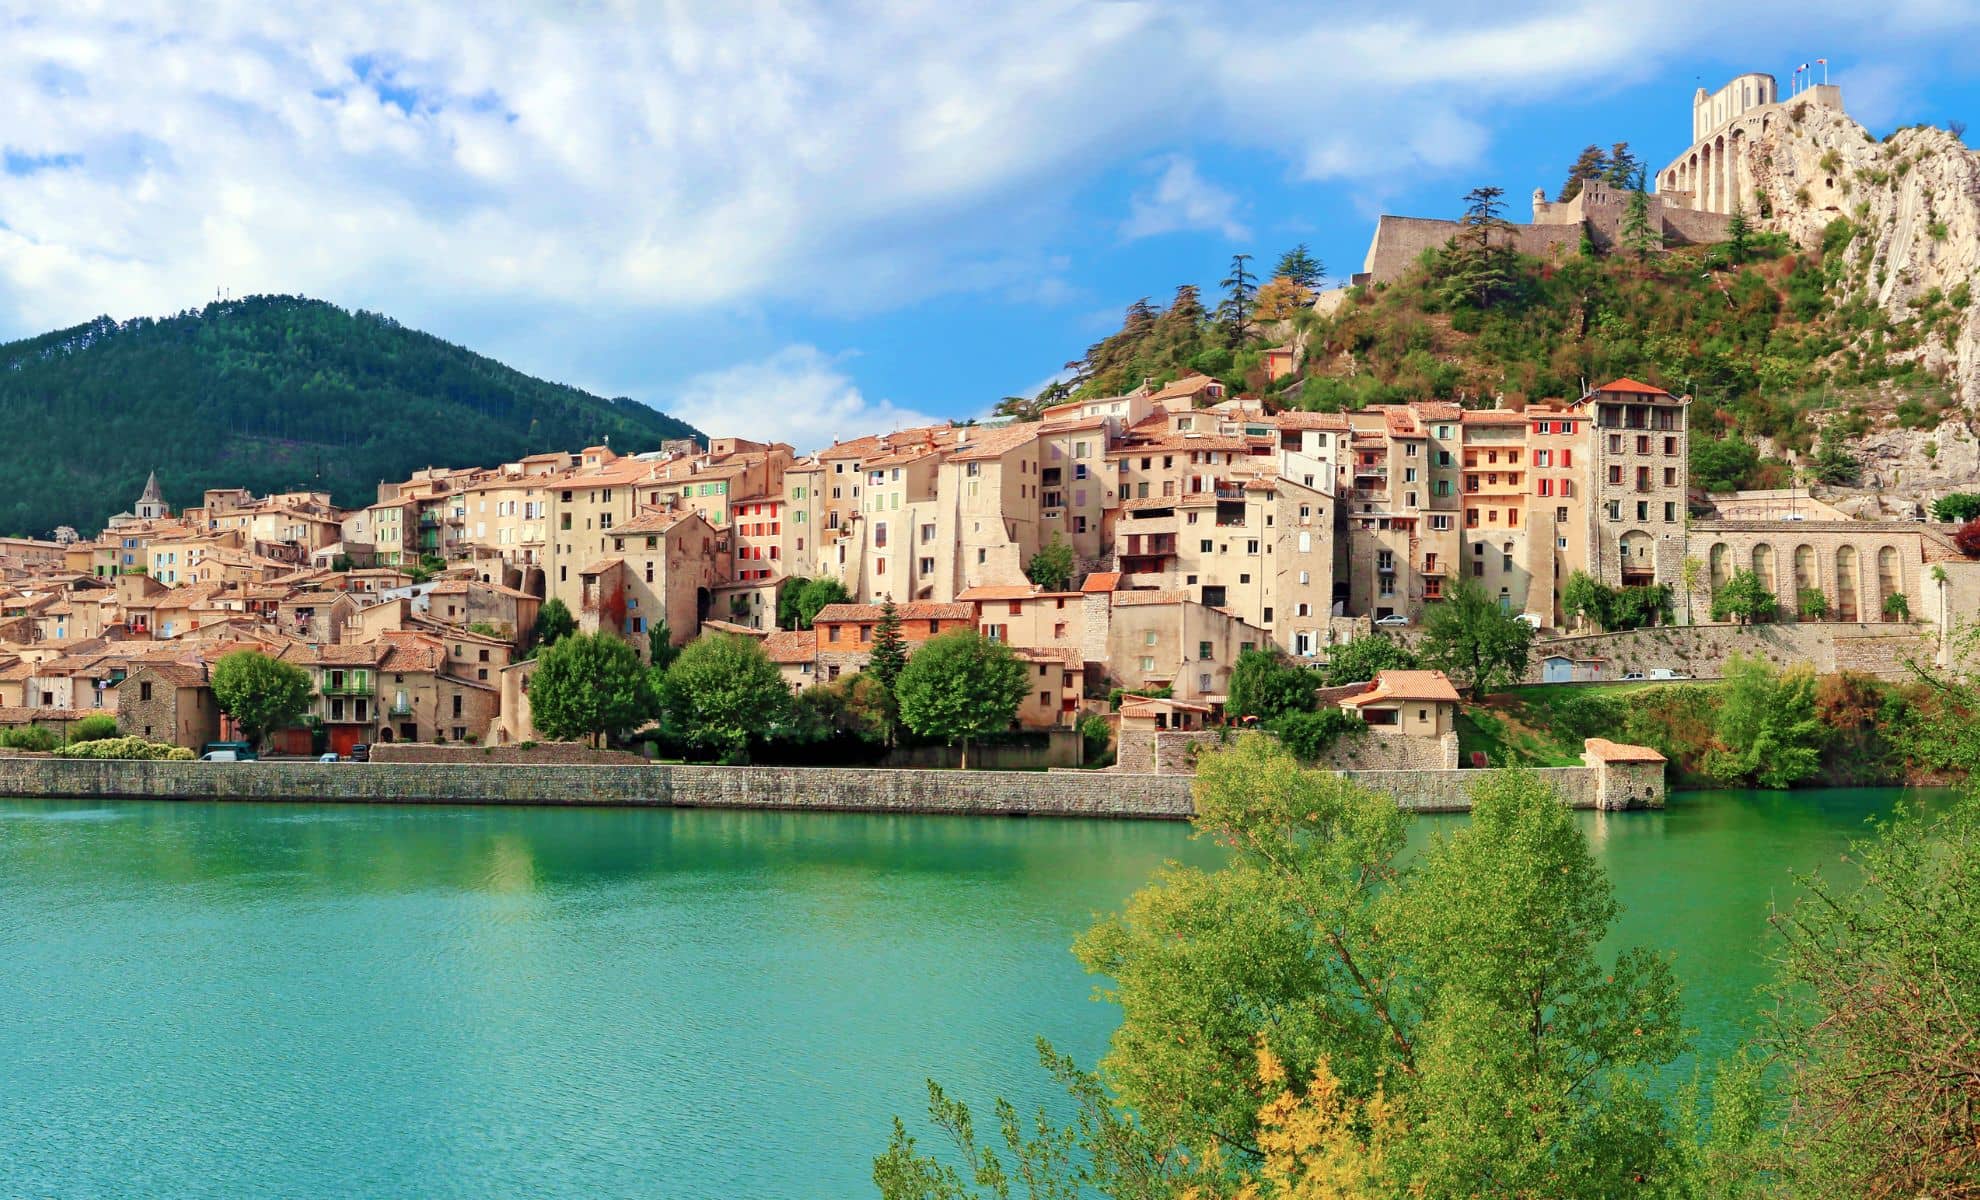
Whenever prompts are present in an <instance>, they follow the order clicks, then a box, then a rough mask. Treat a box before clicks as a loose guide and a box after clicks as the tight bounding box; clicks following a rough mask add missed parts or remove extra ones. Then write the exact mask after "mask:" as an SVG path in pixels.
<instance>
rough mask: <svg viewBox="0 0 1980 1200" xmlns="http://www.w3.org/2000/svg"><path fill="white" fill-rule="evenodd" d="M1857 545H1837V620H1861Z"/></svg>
mask: <svg viewBox="0 0 1980 1200" xmlns="http://www.w3.org/2000/svg"><path fill="white" fill-rule="evenodd" d="M1857 571H1858V568H1857V561H1856V547H1854V546H1847V545H1845V546H1838V547H1836V620H1838V621H1860V620H1862V619H1863V609H1862V606H1861V605H1860V604H1859V603H1858V598H1859V595H1860V587H1859V585H1860V583H1861V580H1859V579H1858V577H1857Z"/></svg>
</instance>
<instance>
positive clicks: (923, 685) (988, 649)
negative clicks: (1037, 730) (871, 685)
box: [894, 629, 1030, 769]
mask: <svg viewBox="0 0 1980 1200" xmlns="http://www.w3.org/2000/svg"><path fill="white" fill-rule="evenodd" d="M1029 689H1030V681H1029V680H1028V679H1027V678H1026V677H1025V671H1024V664H1023V663H1022V662H1020V661H1018V657H1017V655H1015V654H1013V653H1012V652H1011V648H1010V647H1009V646H1006V645H1005V644H1003V643H1002V642H993V641H990V640H989V639H988V638H985V637H983V636H981V635H979V634H978V633H977V632H976V631H975V630H971V629H956V630H951V631H950V632H948V633H944V634H939V635H937V636H935V637H932V638H929V639H928V640H927V641H925V642H923V643H922V644H921V648H920V649H919V650H916V651H915V652H914V657H913V658H910V659H908V664H907V669H906V670H903V671H902V672H901V677H900V680H899V682H897V683H896V684H895V685H894V695H895V698H896V699H898V700H899V701H900V705H901V720H902V721H904V722H906V724H907V727H908V728H909V729H912V730H914V731H915V732H916V733H918V734H920V735H921V736H923V737H938V738H945V739H948V740H951V741H960V742H961V743H962V765H963V767H964V768H965V769H967V768H968V766H969V742H970V739H971V738H976V737H982V736H983V735H984V734H986V733H999V732H1002V731H1003V730H1005V729H1008V728H1010V724H1011V720H1012V718H1013V717H1015V716H1016V715H1017V710H1018V705H1019V704H1020V703H1022V702H1023V700H1024V696H1025V693H1026V692H1027V691H1028V690H1029Z"/></svg>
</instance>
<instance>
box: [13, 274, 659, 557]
mask: <svg viewBox="0 0 1980 1200" xmlns="http://www.w3.org/2000/svg"><path fill="white" fill-rule="evenodd" d="M0 427H4V428H5V429H6V433H7V436H6V437H5V438H4V439H0V532H5V533H9V534H14V533H29V534H43V533H46V532H47V531H48V530H49V529H51V528H52V527H54V526H56V525H62V524H67V525H74V526H76V527H77V528H78V529H82V530H85V531H87V530H93V529H95V528H97V527H98V526H100V525H101V524H102V522H103V520H104V518H105V517H107V516H109V515H110V514H111V513H114V512H117V511H119V510H121V509H123V508H125V507H127V506H128V505H129V504H130V502H131V501H132V500H133V499H134V498H135V497H136V496H137V493H138V491H139V490H140V489H141V488H142V487H143V485H144V479H145V475H146V473H147V472H148V471H150V470H152V469H153V468H156V469H157V471H158V476H159V480H160V482H161V483H163V485H164V487H165V493H166V498H167V500H168V501H170V502H171V503H172V504H173V506H174V507H175V508H176V507H182V506H184V505H186V504H190V503H197V502H198V499H199V496H200V494H201V492H202V491H204V490H205V489H206V488H209V487H220V486H231V485H238V486H242V487H248V488H252V489H254V490H255V491H257V492H264V491H272V490H281V489H287V488H297V487H314V488H327V489H328V490H329V491H330V492H331V493H332V494H333V495H334V496H335V498H336V500H337V502H338V503H340V504H345V505H356V504H361V503H368V502H369V501H370V500H371V499H372V498H373V497H374V496H375V494H376V489H377V484H378V481H379V480H381V479H403V478H405V477H406V475H407V473H408V472H410V471H412V470H414V469H415V468H418V467H423V466H427V465H429V464H441V465H448V466H475V465H493V464H495V463H498V462H502V461H504V460H506V459H513V458H516V457H518V456H520V455H523V454H527V453H531V452H534V451H540V450H552V449H569V450H576V449H581V448H583V447H585V446H590V445H596V444H598V443H599V442H602V441H604V440H606V439H608V438H609V439H610V441H611V444H612V445H613V447H615V448H617V449H621V450H624V451H628V452H630V451H635V450H649V449H652V448H654V447H655V446H657V445H658V444H659V442H660V441H661V440H662V439H664V438H678V437H689V436H698V434H697V433H696V431H695V430H694V429H693V428H692V427H690V426H688V425H686V424H684V423H682V422H680V421H677V420H675V419H673V418H672V417H669V416H667V415H666V414H665V413H662V412H660V411H658V410H656V409H653V408H650V407H648V406H647V405H644V404H641V403H639V402H637V401H634V400H630V399H625V398H620V399H615V400H607V399H604V398H602V397H598V396H593V395H591V394H590V393H588V392H583V391H580V390H578V389H576V388H572V387H566V386H564V385H562V384H555V383H546V382H544V381H543V380H540V379H534V378H531V377H530V376H528V375H524V374H522V373H521V372H520V371H516V370H512V369H511V368H509V367H505V366H503V365H502V364H501V363H498V362H496V361H494V360H493V359H490V358H486V357H484V356H482V355H479V354H475V353H473V352H471V351H468V350H465V349H462V348H461V347H459V346H455V345H452V344H450V343H448V342H445V341H442V340H441V339H439V338H436V337H433V336H431V335H430V334H425V333H420V332H418V331H416V330H411V329H407V328H405V327H404V326H402V325H400V324H399V323H398V322H396V321H394V320H392V319H391V318H389V317H383V316H379V315H377V314H375V313H367V312H347V311H345V310H343V309H341V308H338V307H336V306H335V305H331V304H326V303H323V302H321V301H316V300H306V299H302V298H300V297H293V296H255V297H250V298H248V299H244V300H235V301H228V302H225V303H214V304H209V305H207V306H206V307H205V308H204V309H202V310H199V311H197V312H185V313H181V314H179V315H177V316H172V317H167V318H164V319H160V320H153V319H150V318H140V319H137V320H131V321H125V322H121V323H120V322H117V321H113V320H111V319H110V318H108V317H103V318H99V319H97V320H95V321H92V322H90V323H88V324H86V325H79V326H76V327H75V328H73V329H64V330H58V331H56V332H54V333H47V334H43V335H41V336H40V337H35V338H29V339H27V340H25V341H20V342H13V343H10V344H7V345H0Z"/></svg>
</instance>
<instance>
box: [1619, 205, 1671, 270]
mask: <svg viewBox="0 0 1980 1200" xmlns="http://www.w3.org/2000/svg"><path fill="white" fill-rule="evenodd" d="M1618 236H1619V237H1620V238H1621V240H1622V244H1623V248H1624V249H1626V250H1628V251H1630V252H1631V253H1633V254H1635V255H1636V257H1638V258H1644V257H1647V256H1648V255H1649V253H1650V252H1651V251H1652V250H1657V249H1661V248H1662V246H1663V242H1664V239H1663V237H1662V236H1661V235H1660V234H1659V233H1658V232H1657V231H1656V230H1655V229H1653V228H1651V227H1650V197H1649V196H1648V195H1647V194H1645V193H1644V192H1643V191H1641V190H1638V191H1634V192H1631V193H1630V195H1629V207H1628V208H1626V209H1624V210H1623V219H1622V228H1621V229H1620V230H1619V231H1618Z"/></svg>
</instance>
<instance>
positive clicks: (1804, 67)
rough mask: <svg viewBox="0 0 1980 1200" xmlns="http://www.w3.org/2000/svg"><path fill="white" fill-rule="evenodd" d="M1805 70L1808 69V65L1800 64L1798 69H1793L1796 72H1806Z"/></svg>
mask: <svg viewBox="0 0 1980 1200" xmlns="http://www.w3.org/2000/svg"><path fill="white" fill-rule="evenodd" d="M1816 61H1817V62H1819V61H1821V60H1820V59H1817V60H1816ZM1807 69H1808V64H1807V63H1802V64H1801V65H1800V66H1798V67H1796V68H1795V70H1797V71H1806V70H1807Z"/></svg>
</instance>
